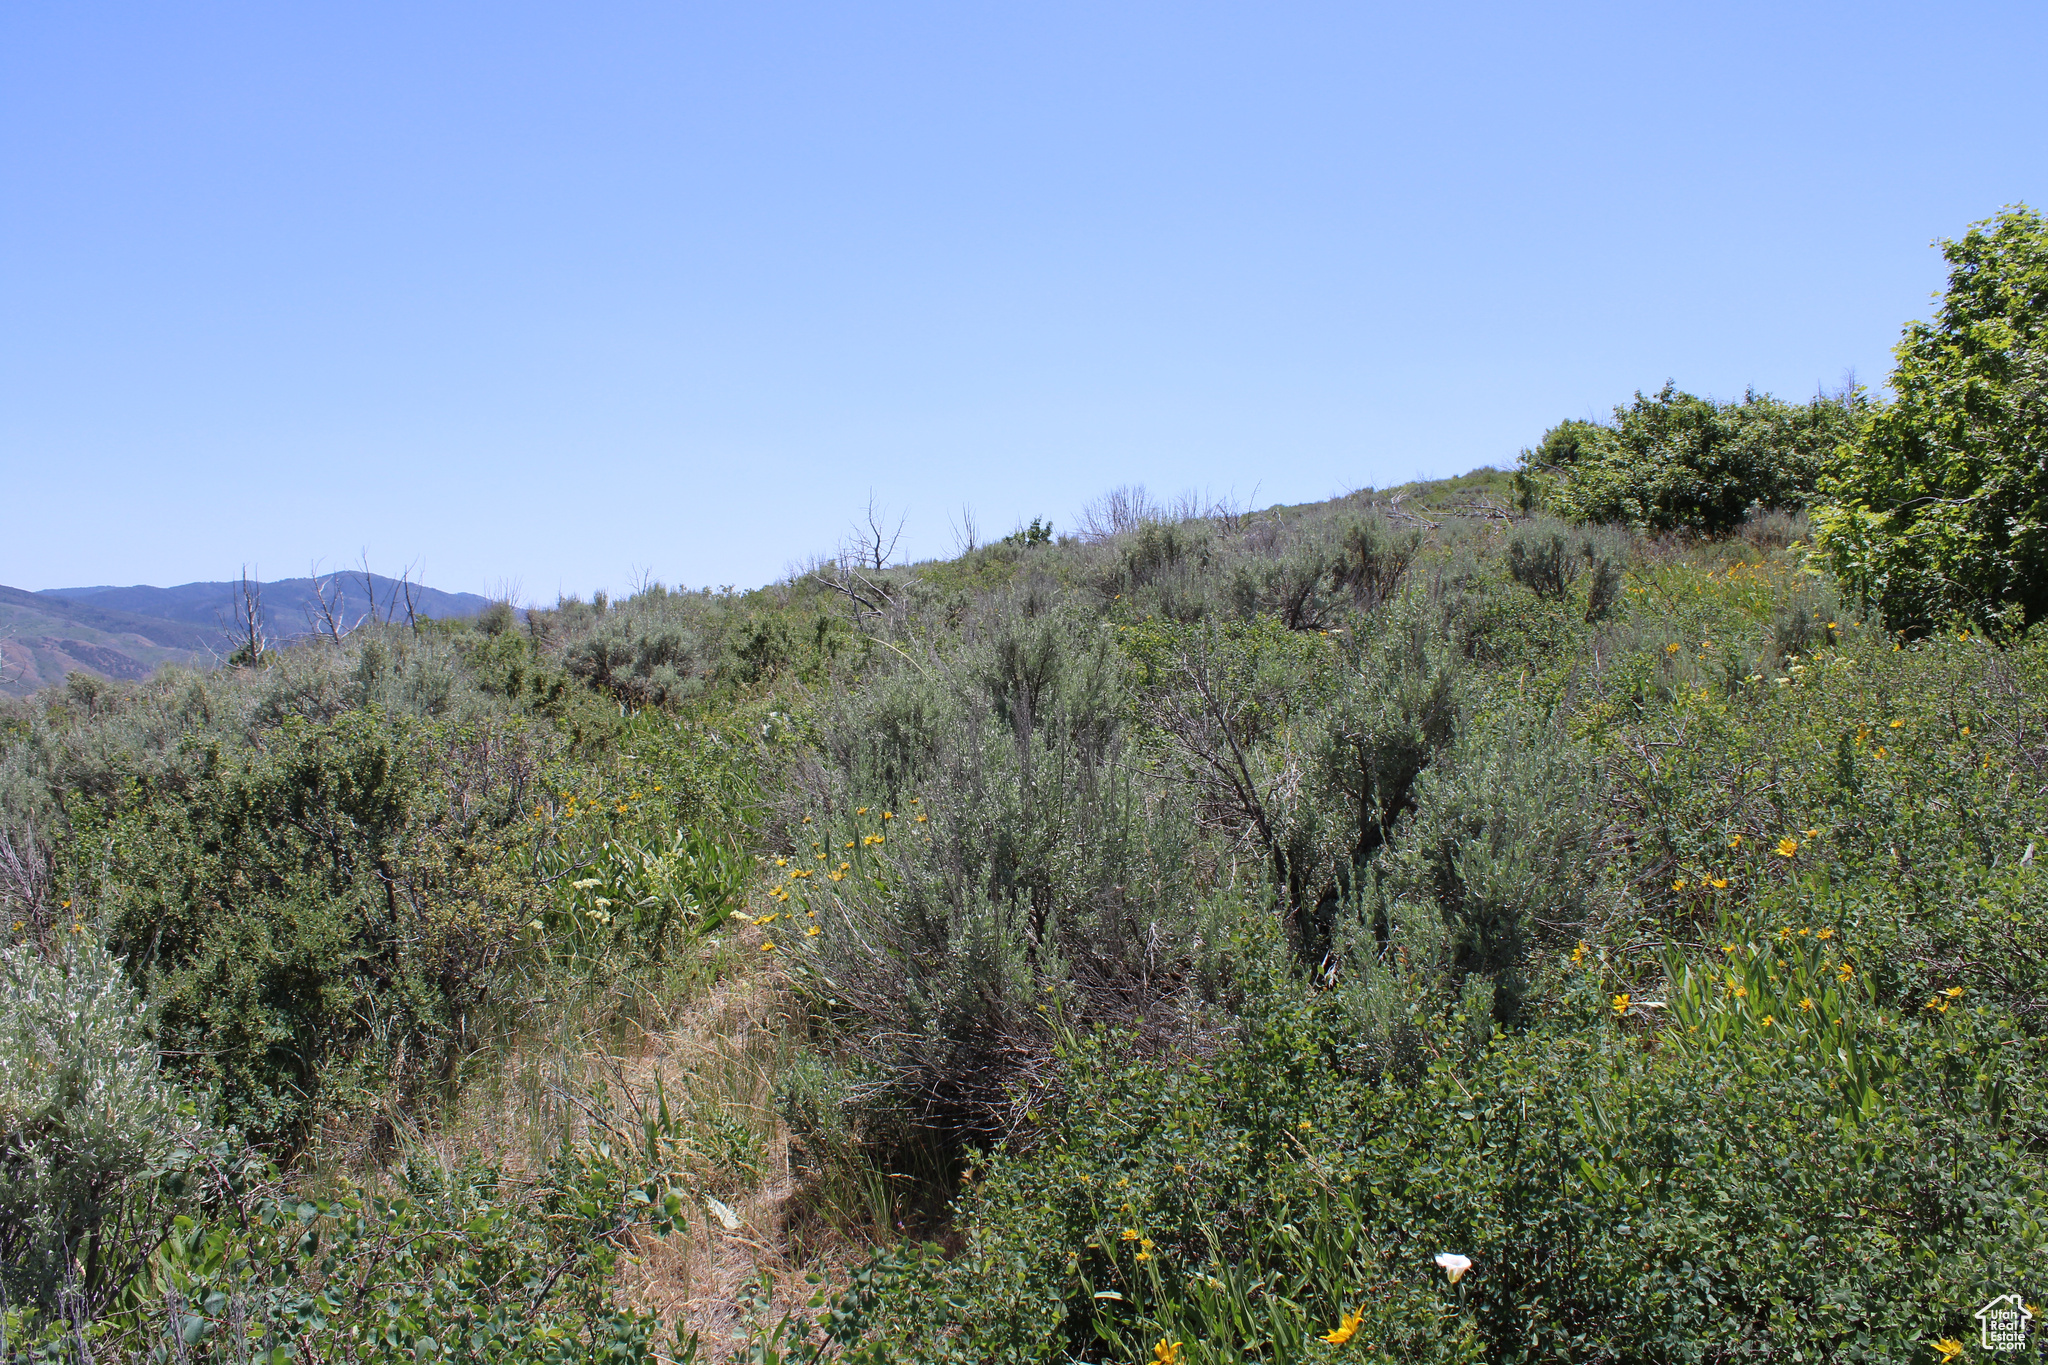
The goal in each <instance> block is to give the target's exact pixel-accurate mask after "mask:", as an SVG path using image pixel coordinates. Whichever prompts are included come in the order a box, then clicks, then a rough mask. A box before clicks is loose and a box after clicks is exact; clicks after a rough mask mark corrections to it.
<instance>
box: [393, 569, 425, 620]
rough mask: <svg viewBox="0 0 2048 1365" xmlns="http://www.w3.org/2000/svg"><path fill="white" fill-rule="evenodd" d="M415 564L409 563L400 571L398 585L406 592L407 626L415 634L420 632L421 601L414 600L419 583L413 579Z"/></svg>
mask: <svg viewBox="0 0 2048 1365" xmlns="http://www.w3.org/2000/svg"><path fill="white" fill-rule="evenodd" d="M414 567H415V566H414V565H412V564H408V565H406V566H405V568H404V569H402V570H400V571H399V575H398V586H399V588H400V589H402V590H403V591H404V593H405V627H406V629H407V630H410V631H411V632H412V633H413V634H415V635H417V634H419V633H420V613H419V603H418V602H416V601H415V600H414V597H415V594H416V588H417V585H416V584H414V582H413V581H412V571H413V569H414Z"/></svg>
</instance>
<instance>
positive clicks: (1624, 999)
mask: <svg viewBox="0 0 2048 1365" xmlns="http://www.w3.org/2000/svg"><path fill="white" fill-rule="evenodd" d="M1609 1003H1611V1004H1612V1005H1613V1006H1614V1012H1615V1013H1616V1014H1617V1015H1620V1014H1627V1013H1628V992H1627V991H1623V992H1622V993H1621V994H1620V995H1617V996H1615V997H1614V999H1613V1000H1612V1001H1611V1002H1609Z"/></svg>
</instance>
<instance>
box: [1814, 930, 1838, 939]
mask: <svg viewBox="0 0 2048 1365" xmlns="http://www.w3.org/2000/svg"><path fill="white" fill-rule="evenodd" d="M1834 936H1835V931H1834V930H1832V929H1823V930H1821V931H1820V932H1819V933H1817V934H1815V935H1814V937H1815V938H1823V939H1826V938H1833V937H1834Z"/></svg>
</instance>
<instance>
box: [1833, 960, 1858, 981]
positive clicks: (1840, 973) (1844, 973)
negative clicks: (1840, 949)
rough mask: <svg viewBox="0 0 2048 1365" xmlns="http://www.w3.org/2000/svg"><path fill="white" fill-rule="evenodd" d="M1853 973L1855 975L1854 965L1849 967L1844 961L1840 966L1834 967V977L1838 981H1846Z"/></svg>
mask: <svg viewBox="0 0 2048 1365" xmlns="http://www.w3.org/2000/svg"><path fill="white" fill-rule="evenodd" d="M1854 975H1856V969H1855V968H1854V967H1851V966H1850V965H1849V964H1848V963H1846V962H1844V963H1843V964H1842V965H1841V966H1839V967H1837V968H1835V979H1836V980H1838V981H1847V980H1848V979H1849V978H1850V977H1852V976H1854Z"/></svg>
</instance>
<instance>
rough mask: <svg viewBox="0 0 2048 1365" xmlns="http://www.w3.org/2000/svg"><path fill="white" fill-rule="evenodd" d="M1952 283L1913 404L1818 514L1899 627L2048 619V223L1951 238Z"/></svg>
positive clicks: (1920, 349)
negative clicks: (1957, 619) (1956, 620)
mask: <svg viewBox="0 0 2048 1365" xmlns="http://www.w3.org/2000/svg"><path fill="white" fill-rule="evenodd" d="M1941 251H1942V255H1943V257H1945V258H1946V259H1947V261H1948V263H1949V277H1948V292H1947V293H1946V294H1945V295H1943V297H1942V303H1941V309H1940V311H1939V313H1938V314H1937V315H1936V317H1935V319H1934V321H1932V322H1915V323H1913V324H1912V325H1911V326H1909V327H1907V328H1906V331H1905V336H1904V338H1903V339H1902V340H1901V341H1900V342H1899V345H1898V347H1897V348H1896V350H1895V351H1894V354H1895V355H1896V356H1897V357H1898V366H1897V368H1896V369H1894V370H1893V371H1892V381H1891V385H1892V390H1893V392H1894V393H1895V394H1896V395H1897V401H1895V402H1894V403H1892V404H1891V405H1889V406H1888V407H1885V408H1883V409H1880V410H1878V411H1876V412H1874V413H1872V414H1871V416H1870V420H1869V422H1868V423H1867V424H1866V426H1865V427H1864V430H1863V432H1862V435H1861V439H1860V440H1859V441H1857V442H1856V443H1855V444H1854V445H1853V446H1851V447H1849V448H1848V449H1846V450H1845V451H1844V452H1843V458H1842V459H1841V461H1840V463H1839V464H1838V465H1837V466H1836V467H1835V468H1834V469H1833V470H1832V471H1831V473H1830V475H1829V477H1828V479H1827V482H1826V484H1825V486H1824V492H1825V494H1826V495H1827V498H1828V503H1827V505H1826V506H1825V507H1824V508H1822V509H1820V510H1819V511H1818V512H1817V513H1816V516H1815V518H1814V528H1815V541H1816V543H1817V544H1818V545H1819V547H1820V550H1821V553H1822V554H1823V555H1824V556H1825V558H1826V559H1827V561H1828V563H1829V564H1830V565H1831V566H1832V567H1833V568H1834V570H1835V572H1836V573H1837V574H1839V575H1840V576H1841V577H1842V578H1843V579H1844V580H1845V581H1846V582H1848V583H1849V584H1850V585H1851V586H1852V587H1854V588H1855V589H1856V591H1857V592H1858V593H1859V594H1861V596H1862V597H1863V599H1864V602H1865V603H1866V605H1869V606H1873V607H1875V608H1877V609H1878V610H1879V611H1880V612H1882V613H1883V616H1884V618H1885V622H1886V624H1887V625H1889V626H1890V627H1892V628H1893V629H1896V630H1922V629H1925V628H1926V627H1928V626H1929V625H1931V624H1932V623H1934V622H1935V621H1937V620H1939V619H1941V618H1943V617H1946V616H1951V615H1957V614H1960V615H1962V616H1965V617H1970V618H1974V619H1977V620H1990V619H1993V618H1996V619H2000V620H2004V621H2007V622H2010V623H2012V624H2022V623H2029V622H2033V621H2038V620H2040V619H2041V617H2042V616H2043V615H2044V614H2048V339H2044V335H2043V333H2044V328H2048V222H2044V221H2043V219H2042V217H2041V215H2040V214H2039V213H2036V212H2035V211H2033V210H2032V209H2029V208H2027V207H2026V206H2025V205H2020V206H2018V207H2015V208H2009V209H2007V210H2005V211H2004V212H2003V213H2000V214H1999V215H1998V216H1996V217H1994V218H1989V219H1986V220H1985V221H1984V222H1982V223H1976V224H1973V225H1972V226H1971V228H1970V230H1969V231H1968V232H1966V233H1964V234H1963V236H1962V238H1961V239H1960V240H1957V241H1949V242H1943V243H1942V248H1941Z"/></svg>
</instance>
